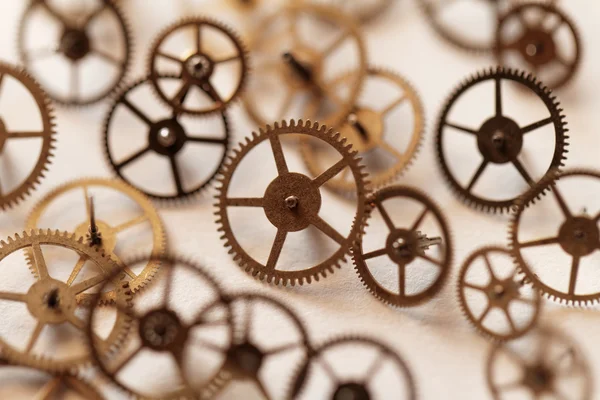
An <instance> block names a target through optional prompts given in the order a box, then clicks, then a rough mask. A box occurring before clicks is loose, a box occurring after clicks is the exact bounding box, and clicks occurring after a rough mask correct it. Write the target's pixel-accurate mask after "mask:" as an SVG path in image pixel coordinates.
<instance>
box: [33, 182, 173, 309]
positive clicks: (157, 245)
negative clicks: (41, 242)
mask: <svg viewBox="0 0 600 400" xmlns="http://www.w3.org/2000/svg"><path fill="white" fill-rule="evenodd" d="M93 190H111V191H112V192H116V193H119V194H122V195H125V196H127V198H128V199H130V200H132V201H133V202H134V203H135V204H136V205H137V206H138V207H139V208H140V209H141V210H142V214H141V215H139V216H137V217H135V218H132V219H129V220H127V221H125V222H122V223H120V224H114V223H113V224H109V223H108V221H110V220H111V218H110V216H108V215H107V216H106V217H109V218H108V219H102V220H98V221H97V224H96V225H97V227H98V232H97V233H96V235H97V236H98V238H99V239H100V240H99V241H98V242H97V244H93V243H92V242H91V240H92V238H91V236H90V233H89V232H90V226H91V225H90V218H91V216H92V212H93V208H91V207H90V205H89V204H88V198H89V197H90V192H91V191H93ZM77 191H81V192H82V193H81V194H82V196H81V200H83V201H84V205H85V210H86V219H85V220H84V221H82V223H80V224H79V225H77V226H76V227H73V226H70V227H69V228H71V229H69V230H70V231H73V232H75V234H76V235H77V236H78V237H84V236H86V234H87V241H88V244H89V245H90V246H93V247H96V248H97V249H99V250H100V251H102V252H104V253H106V254H110V256H111V257H112V258H113V260H114V261H115V262H116V263H117V264H120V265H122V262H121V261H120V259H119V257H118V256H117V255H116V254H115V249H116V247H117V239H118V236H119V234H120V233H121V232H125V231H126V230H127V229H129V228H132V227H134V226H137V225H138V224H143V223H145V222H148V224H149V225H150V229H151V230H152V251H151V253H150V254H149V258H150V259H149V260H148V263H147V264H146V265H144V266H143V269H142V271H141V272H140V273H139V274H135V273H134V272H133V271H131V270H130V269H129V268H126V269H125V272H126V274H127V275H128V276H129V278H130V279H131V280H130V281H129V287H130V288H131V290H132V292H133V293H135V292H137V291H138V290H140V289H142V288H143V287H144V286H146V285H147V284H148V283H149V282H150V281H151V280H152V278H153V277H154V274H155V273H156V271H157V270H158V268H159V267H160V264H157V263H156V262H153V259H155V258H156V257H160V256H161V255H163V254H164V252H165V246H166V243H165V242H166V236H165V232H164V228H163V225H162V222H161V221H160V217H159V215H158V212H157V210H156V209H155V208H154V206H153V205H152V203H151V202H150V201H149V200H148V198H147V197H146V196H144V195H143V194H142V193H140V192H139V191H137V190H135V189H134V188H132V187H131V186H129V185H127V184H125V183H123V182H122V181H118V180H112V179H102V178H88V179H78V180H75V181H71V182H68V183H66V184H63V185H61V186H59V187H57V188H55V189H54V190H53V191H51V192H50V193H48V194H47V195H46V196H45V197H44V198H43V199H42V200H40V202H39V203H38V204H37V205H36V206H35V207H34V209H33V210H32V212H31V214H30V215H29V218H28V219H27V222H26V229H27V230H30V229H37V228H39V225H40V221H41V220H42V219H43V218H44V216H45V215H46V212H47V211H48V210H49V209H50V208H51V207H53V206H54V205H55V204H56V203H55V202H57V201H58V202H60V199H61V198H62V199H63V200H64V197H63V196H65V195H68V194H70V193H73V192H77ZM113 222H115V221H114V218H113ZM121 252H124V249H121ZM26 254H27V256H28V262H29V268H30V269H31V271H32V272H33V273H34V275H35V274H37V271H36V270H35V267H34V265H35V260H34V259H33V254H32V253H31V252H27V253H26ZM81 267H83V265H80V264H78V265H77V268H81ZM36 277H37V276H36ZM76 277H77V271H73V274H72V275H71V278H72V279H75V278H76ZM70 283H71V282H67V284H70ZM90 296H92V295H91V294H89V293H82V294H81V295H79V296H78V298H77V300H78V302H80V301H82V300H83V301H85V300H89V298H90ZM114 300H115V292H114V290H110V291H108V292H106V293H104V295H103V298H102V301H103V302H110V301H114Z"/></svg>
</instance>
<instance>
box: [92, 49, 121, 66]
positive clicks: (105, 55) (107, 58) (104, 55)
mask: <svg viewBox="0 0 600 400" xmlns="http://www.w3.org/2000/svg"><path fill="white" fill-rule="evenodd" d="M91 52H92V53H94V54H96V55H97V56H98V57H100V58H101V59H103V60H105V61H107V62H108V63H110V64H114V65H116V66H117V67H123V66H124V65H125V62H124V61H123V60H119V59H118V58H117V57H115V56H114V55H112V54H110V53H107V52H105V51H102V50H100V49H98V48H93V49H91Z"/></svg>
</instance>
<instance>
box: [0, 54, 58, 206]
mask: <svg viewBox="0 0 600 400" xmlns="http://www.w3.org/2000/svg"><path fill="white" fill-rule="evenodd" d="M9 78H12V79H15V80H17V81H18V82H19V83H20V84H21V85H22V86H24V88H25V89H26V90H27V92H28V93H29V94H30V95H31V96H32V98H33V100H34V101H35V104H36V105H37V112H39V115H40V120H41V124H40V125H41V128H38V129H35V130H31V131H27V130H12V129H10V121H9V119H7V116H4V118H2V116H0V154H2V153H3V150H4V146H5V145H6V142H7V141H8V140H10V141H12V140H17V139H29V138H35V139H41V141H42V143H41V149H40V152H39V155H38V156H37V162H36V164H35V166H34V167H33V170H32V171H31V173H30V174H29V176H28V177H27V178H26V179H25V180H24V181H23V182H21V183H20V184H19V185H18V186H16V187H15V188H14V189H13V190H11V191H10V192H8V193H4V192H3V191H2V188H1V186H0V210H6V209H8V208H10V207H12V206H14V205H15V204H17V203H19V202H20V201H22V200H23V199H24V198H25V197H26V196H28V195H29V194H30V193H31V191H32V190H34V189H35V187H36V186H37V185H38V184H39V183H40V180H41V179H42V178H43V177H44V174H45V172H46V171H48V165H49V164H50V158H51V157H52V156H53V155H54V154H53V150H54V149H55V147H54V142H55V140H56V139H55V137H54V136H55V133H56V131H55V125H54V115H53V110H52V106H51V104H50V101H49V100H48V98H47V97H46V94H45V93H44V91H43V90H42V88H41V87H40V86H39V85H38V83H37V82H36V81H35V80H34V79H33V78H32V77H31V76H30V75H29V74H28V73H27V72H25V70H23V69H21V68H16V67H13V66H11V65H9V64H5V63H3V62H0V88H2V86H1V85H2V82H6V80H7V79H9ZM4 86H6V85H4ZM6 95H7V94H5V96H6ZM37 112H33V113H31V114H32V115H35V114H37ZM34 119H37V118H35V117H34ZM34 125H35V122H34ZM0 184H1V183H0Z"/></svg>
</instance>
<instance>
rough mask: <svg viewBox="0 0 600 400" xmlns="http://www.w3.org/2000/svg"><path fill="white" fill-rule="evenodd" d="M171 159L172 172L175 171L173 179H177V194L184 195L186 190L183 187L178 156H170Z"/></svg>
mask: <svg viewBox="0 0 600 400" xmlns="http://www.w3.org/2000/svg"><path fill="white" fill-rule="evenodd" d="M169 161H170V162H171V172H172V173H173V180H174V181H175V188H176V189H177V194H178V195H183V194H185V190H184V189H183V183H182V181H181V174H180V172H179V166H178V165H177V157H176V156H175V154H172V155H170V156H169Z"/></svg>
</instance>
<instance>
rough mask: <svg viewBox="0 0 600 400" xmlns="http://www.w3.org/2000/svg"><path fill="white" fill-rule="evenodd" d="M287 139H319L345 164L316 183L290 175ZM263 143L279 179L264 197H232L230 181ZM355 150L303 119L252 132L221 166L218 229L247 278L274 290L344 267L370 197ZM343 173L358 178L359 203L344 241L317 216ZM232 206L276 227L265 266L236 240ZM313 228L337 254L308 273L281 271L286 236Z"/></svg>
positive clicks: (318, 179) (337, 166)
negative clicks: (257, 213) (253, 210)
mask: <svg viewBox="0 0 600 400" xmlns="http://www.w3.org/2000/svg"><path fill="white" fill-rule="evenodd" d="M284 135H290V136H300V135H306V136H307V137H312V138H313V139H321V140H322V141H324V142H325V143H327V144H328V145H330V146H331V147H332V148H333V149H335V150H336V151H337V152H338V153H339V155H340V156H341V160H339V161H338V162H337V163H336V164H335V165H333V166H331V167H330V168H328V169H327V170H326V171H325V172H323V173H322V174H321V175H319V176H317V177H316V178H314V179H312V178H310V177H308V176H306V175H303V174H300V173H296V172H290V171H289V170H288V165H287V162H286V159H285V156H284V153H283V148H282V145H281V137H283V136H284ZM263 142H269V143H270V145H271V150H272V152H273V157H274V159H275V164H276V167H277V177H276V178H275V179H274V180H273V181H272V182H271V183H270V184H269V186H268V187H267V189H266V190H265V194H264V196H263V197H258V198H240V197H230V196H231V195H230V194H229V189H230V184H231V179H232V177H233V174H234V173H235V171H236V168H237V167H238V165H239V164H240V162H241V161H242V159H243V158H244V157H245V156H246V155H247V154H248V153H249V152H250V151H251V150H252V149H254V148H255V147H256V146H258V145H259V144H261V143H263ZM351 148H352V146H351V145H349V144H347V143H346V139H343V138H341V136H340V134H339V133H334V132H333V130H331V129H327V127H325V126H324V125H319V124H318V123H314V124H313V123H312V122H310V121H306V122H305V121H302V120H299V121H297V122H296V121H295V120H291V121H290V122H287V121H282V122H281V123H277V122H276V123H275V124H274V125H273V127H271V126H269V125H267V126H266V127H265V128H263V129H261V130H260V131H259V133H258V134H257V133H256V132H253V133H252V137H251V138H246V141H245V142H242V143H240V147H239V149H236V150H235V151H234V156H233V157H232V158H230V159H229V160H228V161H226V162H225V163H224V164H223V170H222V174H223V176H222V177H221V178H219V180H220V181H221V182H222V186H221V187H220V188H219V195H218V196H217V198H218V204H217V207H218V211H217V213H216V215H217V224H218V225H219V229H218V230H219V232H222V233H223V236H222V237H221V238H222V239H224V240H225V247H229V248H230V249H231V250H230V254H233V259H234V260H235V261H237V262H238V264H239V265H240V267H242V268H243V269H244V270H245V271H246V272H247V273H248V274H250V275H252V276H253V277H255V278H257V279H259V280H266V281H267V282H269V283H274V284H276V285H279V284H283V285H288V284H291V285H295V284H296V283H298V284H303V283H305V282H306V283H311V282H312V280H313V279H315V280H319V279H320V277H321V276H322V277H323V278H325V277H326V276H327V274H328V273H330V274H332V273H333V272H334V268H335V267H337V268H339V264H340V262H341V261H342V260H343V259H345V257H346V255H348V254H349V252H350V247H351V246H352V244H353V243H354V242H355V241H356V240H357V239H358V238H359V236H360V235H361V233H362V231H363V221H364V218H365V199H366V196H367V195H368V192H369V189H368V188H367V184H368V182H367V181H366V174H365V173H364V172H363V166H362V165H361V164H360V162H359V159H358V158H357V157H356V152H353V151H352V150H351ZM345 168H349V169H350V171H351V174H352V176H353V177H354V180H355V187H356V189H355V190H356V198H357V201H356V202H357V209H356V214H355V215H354V222H353V224H352V227H351V229H350V232H349V234H348V235H347V236H346V237H344V236H343V235H342V234H341V233H340V232H338V231H337V230H336V229H335V228H333V227H332V226H331V225H329V223H328V222H327V221H325V220H324V219H323V218H322V217H321V216H320V215H319V212H320V210H321V205H322V198H321V187H322V186H323V185H324V184H325V183H326V182H327V181H328V180H330V179H331V178H333V177H335V176H336V175H337V174H339V173H341V171H342V170H343V169H345ZM229 207H261V208H263V210H264V212H265V215H266V217H267V219H268V220H269V222H270V223H271V224H272V225H273V226H275V227H276V228H277V234H276V236H275V240H274V243H273V246H272V247H271V251H270V253H269V258H268V261H267V263H266V265H263V264H262V263H260V262H258V261H257V260H255V259H254V258H252V257H251V256H250V255H249V254H248V253H247V252H246V250H245V249H244V248H242V246H241V245H240V242H239V241H238V240H237V239H236V237H235V235H234V233H233V231H232V226H231V224H230V221H229V215H228V208H229ZM310 226H313V227H315V228H317V229H318V230H319V231H321V232H322V233H324V234H325V235H327V236H329V237H330V238H331V239H332V240H334V241H335V242H337V244H338V245H339V249H338V250H337V251H336V252H335V253H334V254H332V255H331V256H329V257H328V258H327V259H326V260H324V261H322V262H320V263H318V264H316V265H313V266H312V267H309V268H306V269H302V270H279V269H277V268H276V267H277V261H278V259H279V256H280V254H281V250H282V249H283V245H284V243H285V240H286V237H287V235H288V233H290V232H298V231H302V230H304V229H307V228H308V227H310Z"/></svg>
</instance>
